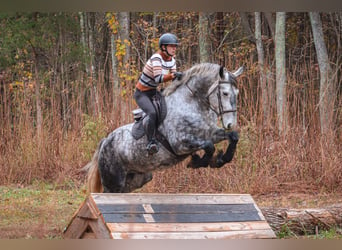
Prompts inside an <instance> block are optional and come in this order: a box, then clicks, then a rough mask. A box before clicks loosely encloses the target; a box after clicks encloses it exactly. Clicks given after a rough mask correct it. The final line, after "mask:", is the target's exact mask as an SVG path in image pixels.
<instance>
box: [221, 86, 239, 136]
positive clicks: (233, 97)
mask: <svg viewBox="0 0 342 250" xmlns="http://www.w3.org/2000/svg"><path fill="white" fill-rule="evenodd" d="M220 92H221V93H220V94H221V100H222V112H223V115H222V121H223V126H224V128H225V129H234V128H235V127H236V125H237V104H236V103H237V96H238V93H239V90H238V89H237V88H236V87H235V86H234V85H232V84H221V86H220ZM225 111H229V112H227V113H226V112H225Z"/></svg>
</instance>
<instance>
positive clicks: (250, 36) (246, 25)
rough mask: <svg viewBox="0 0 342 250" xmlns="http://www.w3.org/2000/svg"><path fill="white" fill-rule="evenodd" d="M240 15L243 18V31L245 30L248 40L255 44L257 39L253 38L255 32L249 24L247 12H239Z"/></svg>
mask: <svg viewBox="0 0 342 250" xmlns="http://www.w3.org/2000/svg"><path fill="white" fill-rule="evenodd" d="M239 15H240V17H241V22H242V26H243V30H244V33H245V35H246V37H247V39H248V40H249V41H250V42H252V43H255V38H254V36H253V31H252V29H251V25H250V24H249V20H248V15H247V13H246V12H239Z"/></svg>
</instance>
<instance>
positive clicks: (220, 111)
mask: <svg viewBox="0 0 342 250" xmlns="http://www.w3.org/2000/svg"><path fill="white" fill-rule="evenodd" d="M229 76H230V79H232V81H226V80H218V81H216V82H215V83H214V84H213V85H212V86H211V87H210V88H209V90H208V94H207V95H206V96H205V99H203V98H201V96H199V95H197V94H196V92H194V91H193V90H192V89H191V88H190V86H189V85H188V82H189V81H188V82H187V83H186V84H185V85H186V87H187V88H188V89H189V91H190V92H191V94H192V95H193V96H197V97H199V98H198V99H199V100H200V102H202V103H203V104H205V105H206V106H207V107H209V108H210V109H211V110H212V111H214V112H215V114H216V115H217V116H218V117H220V120H221V124H222V127H223V128H224V124H223V115H224V114H226V113H233V112H237V110H236V109H228V110H224V109H223V104H222V96H221V88H220V87H221V84H231V85H233V86H235V87H236V78H235V77H234V76H233V75H232V74H231V73H230V72H229ZM217 88H218V91H217V100H218V109H219V110H218V111H217V110H215V108H214V107H213V106H212V105H211V103H210V101H209V97H210V96H211V95H212V94H213V93H214V91H215V90H216V89H217Z"/></svg>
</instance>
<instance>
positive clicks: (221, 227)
mask: <svg viewBox="0 0 342 250" xmlns="http://www.w3.org/2000/svg"><path fill="white" fill-rule="evenodd" d="M107 227H108V228H109V229H110V231H111V232H112V233H113V232H200V231H203V232H220V231H242V230H270V229H271V228H270V226H269V225H268V224H267V222H266V221H256V222H221V223H145V224H142V223H107Z"/></svg>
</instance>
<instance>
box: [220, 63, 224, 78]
mask: <svg viewBox="0 0 342 250" xmlns="http://www.w3.org/2000/svg"><path fill="white" fill-rule="evenodd" d="M220 77H221V78H224V67H223V66H221V67H220Z"/></svg>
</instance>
